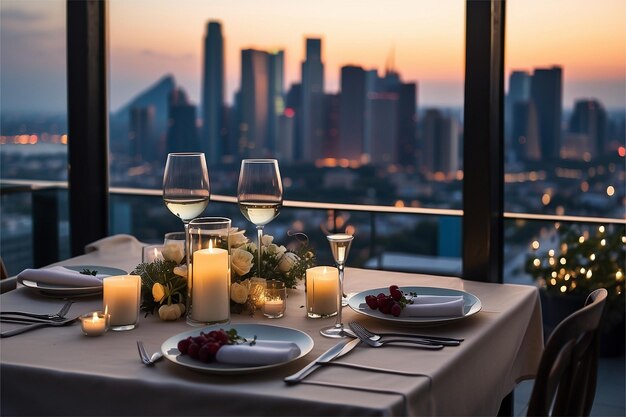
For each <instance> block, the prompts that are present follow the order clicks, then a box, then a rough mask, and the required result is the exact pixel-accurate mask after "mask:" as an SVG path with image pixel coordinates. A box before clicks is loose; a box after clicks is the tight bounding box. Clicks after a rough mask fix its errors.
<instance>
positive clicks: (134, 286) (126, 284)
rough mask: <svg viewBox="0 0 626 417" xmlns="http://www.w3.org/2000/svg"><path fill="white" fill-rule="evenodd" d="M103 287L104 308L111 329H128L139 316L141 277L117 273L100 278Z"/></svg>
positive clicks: (134, 323)
mask: <svg viewBox="0 0 626 417" xmlns="http://www.w3.org/2000/svg"><path fill="white" fill-rule="evenodd" d="M102 284H103V287H104V306H103V307H104V310H106V311H108V313H109V315H110V317H109V324H110V326H111V330H130V329H133V328H134V327H135V325H136V324H137V319H138V318H139V298H140V296H141V277H140V276H139V275H119V276H113V277H106V278H104V279H103V280H102Z"/></svg>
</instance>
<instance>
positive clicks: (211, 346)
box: [205, 342, 222, 357]
mask: <svg viewBox="0 0 626 417" xmlns="http://www.w3.org/2000/svg"><path fill="white" fill-rule="evenodd" d="M205 346H206V347H207V349H208V350H209V353H210V354H211V356H212V357H215V355H217V351H218V350H220V348H221V347H222V345H220V344H219V343H215V342H213V343H207V344H206V345H205Z"/></svg>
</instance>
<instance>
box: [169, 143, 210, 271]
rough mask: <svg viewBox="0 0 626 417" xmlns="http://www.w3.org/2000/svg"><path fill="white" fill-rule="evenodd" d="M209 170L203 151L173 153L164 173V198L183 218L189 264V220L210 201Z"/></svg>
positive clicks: (172, 210) (177, 214) (173, 210)
mask: <svg viewBox="0 0 626 417" xmlns="http://www.w3.org/2000/svg"><path fill="white" fill-rule="evenodd" d="M210 196H211V193H210V188H209V171H208V169H207V166H206V159H205V157H204V154H203V153H200V152H185V153H170V154H168V155H167V162H166V163H165V172H164V173H163V202H164V203H165V206H166V207H167V208H168V209H169V211H171V212H172V213H173V214H175V215H176V216H177V217H179V218H180V219H181V220H182V221H183V225H184V227H185V254H186V260H187V265H189V222H190V221H191V220H193V219H195V218H196V217H198V216H199V215H200V213H202V212H203V211H204V209H205V208H206V206H207V205H208V204H209V198H210Z"/></svg>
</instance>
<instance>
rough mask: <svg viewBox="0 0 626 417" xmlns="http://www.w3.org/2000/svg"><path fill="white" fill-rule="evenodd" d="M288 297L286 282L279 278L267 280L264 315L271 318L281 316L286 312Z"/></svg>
mask: <svg viewBox="0 0 626 417" xmlns="http://www.w3.org/2000/svg"><path fill="white" fill-rule="evenodd" d="M286 298H287V290H286V288H285V283H284V282H282V281H277V280H269V281H267V288H266V289H265V303H264V304H263V315H264V316H265V317H268V318H270V319H278V318H281V317H282V316H283V315H284V314H285V304H286V302H287V300H286Z"/></svg>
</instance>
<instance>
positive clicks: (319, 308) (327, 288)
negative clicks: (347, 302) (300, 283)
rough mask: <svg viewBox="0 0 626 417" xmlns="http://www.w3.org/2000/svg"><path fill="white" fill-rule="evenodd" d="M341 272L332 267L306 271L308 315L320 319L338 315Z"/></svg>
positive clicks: (320, 267) (317, 267) (318, 267)
mask: <svg viewBox="0 0 626 417" xmlns="http://www.w3.org/2000/svg"><path fill="white" fill-rule="evenodd" d="M338 294H339V271H338V270H337V268H335V267H332V266H316V267H314V268H309V269H307V270H306V313H307V316H308V317H310V318H314V319H318V318H322V317H330V316H334V315H336V314H337V298H338V296H339V295H338Z"/></svg>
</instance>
